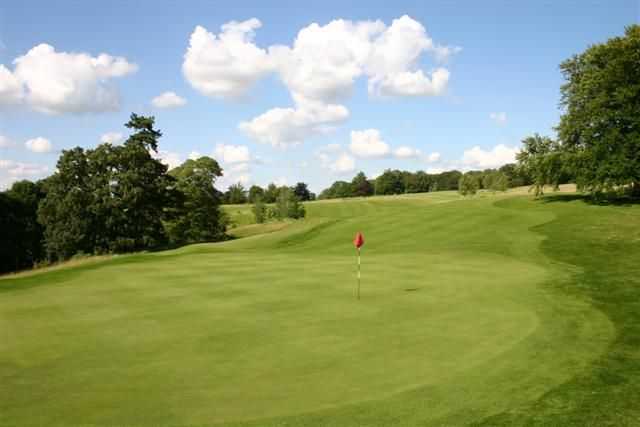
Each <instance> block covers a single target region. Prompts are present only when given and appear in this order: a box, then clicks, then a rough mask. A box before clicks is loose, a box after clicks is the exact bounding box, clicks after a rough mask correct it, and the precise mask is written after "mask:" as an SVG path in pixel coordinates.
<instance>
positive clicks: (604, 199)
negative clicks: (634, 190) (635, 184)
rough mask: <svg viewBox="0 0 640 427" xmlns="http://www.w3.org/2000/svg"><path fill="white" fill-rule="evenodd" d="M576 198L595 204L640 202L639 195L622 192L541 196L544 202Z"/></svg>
mask: <svg viewBox="0 0 640 427" xmlns="http://www.w3.org/2000/svg"><path fill="white" fill-rule="evenodd" d="M576 200H581V201H583V202H584V203H587V204H589V205H595V206H633V205H638V204H640V198H639V197H632V196H630V195H620V194H599V195H591V194H548V195H545V196H543V197H542V198H540V202H542V203H563V202H565V203H566V202H573V201H576Z"/></svg>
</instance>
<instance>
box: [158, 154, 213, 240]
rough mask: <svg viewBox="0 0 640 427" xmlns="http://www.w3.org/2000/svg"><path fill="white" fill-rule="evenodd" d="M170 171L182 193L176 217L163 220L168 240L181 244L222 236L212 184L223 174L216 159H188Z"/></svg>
mask: <svg viewBox="0 0 640 427" xmlns="http://www.w3.org/2000/svg"><path fill="white" fill-rule="evenodd" d="M169 174H170V175H171V176H173V177H174V178H175V179H176V181H177V185H176V188H177V190H178V191H179V192H180V194H181V195H182V196H183V200H182V204H181V207H180V208H179V209H178V212H177V214H176V215H175V219H173V220H168V221H167V222H166V225H167V232H168V235H169V238H170V241H171V242H172V243H173V244H184V243H195V242H211V241H216V240H220V239H222V238H223V237H224V232H225V221H224V216H223V214H222V211H221V210H220V202H221V200H220V199H221V197H220V192H219V191H217V190H216V189H215V187H214V184H215V181H216V179H217V178H219V177H221V176H222V169H221V168H220V165H218V162H216V161H215V160H214V159H212V158H210V157H200V158H199V159H197V160H187V161H186V162H184V163H183V164H182V165H181V166H178V167H177V168H175V169H172V170H171V171H170V172H169Z"/></svg>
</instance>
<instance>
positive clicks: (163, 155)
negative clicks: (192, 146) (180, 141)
mask: <svg viewBox="0 0 640 427" xmlns="http://www.w3.org/2000/svg"><path fill="white" fill-rule="evenodd" d="M151 155H152V156H153V157H155V158H156V159H158V160H160V161H161V162H162V163H164V164H165V165H167V166H168V167H169V170H171V169H173V168H177V167H178V166H180V165H181V164H182V156H180V154H178V153H175V152H173V151H166V150H158V152H157V153H156V152H153V151H152V152H151Z"/></svg>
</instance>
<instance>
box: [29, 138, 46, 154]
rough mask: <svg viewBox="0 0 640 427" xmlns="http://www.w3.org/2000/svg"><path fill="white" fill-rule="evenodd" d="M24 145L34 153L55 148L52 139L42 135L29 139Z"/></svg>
mask: <svg viewBox="0 0 640 427" xmlns="http://www.w3.org/2000/svg"><path fill="white" fill-rule="evenodd" d="M24 145H25V147H27V149H28V150H29V151H33V152H34V153H48V152H50V151H51V150H52V149H53V145H52V144H51V141H49V140H48V139H46V138H43V137H41V136H39V137H37V138H33V139H29V140H27V141H26V142H25V143H24Z"/></svg>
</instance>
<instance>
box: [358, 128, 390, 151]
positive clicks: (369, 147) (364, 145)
mask: <svg viewBox="0 0 640 427" xmlns="http://www.w3.org/2000/svg"><path fill="white" fill-rule="evenodd" d="M349 150H350V151H351V153H352V154H354V155H355V156H356V157H362V158H374V157H386V156H388V155H389V153H390V152H391V149H390V148H389V144H387V143H386V142H384V141H383V140H382V137H381V136H380V131H379V130H377V129H366V130H361V131H357V130H354V131H351V144H349Z"/></svg>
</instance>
